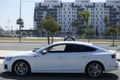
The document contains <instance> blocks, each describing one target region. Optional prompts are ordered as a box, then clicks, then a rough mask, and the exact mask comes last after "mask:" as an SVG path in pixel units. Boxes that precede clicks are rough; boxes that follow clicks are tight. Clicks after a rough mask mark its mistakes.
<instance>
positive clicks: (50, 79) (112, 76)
mask: <svg viewBox="0 0 120 80" xmlns="http://www.w3.org/2000/svg"><path fill="white" fill-rule="evenodd" d="M0 80H120V67H119V70H117V71H112V72H109V73H104V74H103V75H102V76H100V77H98V78H91V77H88V76H86V75H85V74H72V73H71V74H64V73H61V74H52V73H51V74H50V73H49V74H47V73H46V74H45V73H44V74H43V73H33V74H30V75H29V76H23V77H20V76H16V75H14V74H12V73H8V72H3V69H2V63H1V64H0Z"/></svg>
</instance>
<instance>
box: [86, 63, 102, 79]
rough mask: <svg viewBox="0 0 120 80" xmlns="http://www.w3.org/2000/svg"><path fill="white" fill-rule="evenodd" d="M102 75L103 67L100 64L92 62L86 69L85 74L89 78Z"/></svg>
mask: <svg viewBox="0 0 120 80" xmlns="http://www.w3.org/2000/svg"><path fill="white" fill-rule="evenodd" d="M102 73H103V67H102V65H101V64H100V63H97V62H92V63H90V64H88V65H87V67H86V74H87V75H88V76H90V77H94V78H95V77H99V76H100V75H101V74H102Z"/></svg>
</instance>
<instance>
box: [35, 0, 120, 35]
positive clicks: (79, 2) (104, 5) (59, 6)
mask: <svg viewBox="0 0 120 80" xmlns="http://www.w3.org/2000/svg"><path fill="white" fill-rule="evenodd" d="M79 11H88V12H89V13H90V21H89V24H90V25H91V26H92V27H93V28H94V29H95V30H96V29H97V30H98V32H99V34H101V33H103V32H104V31H105V28H106V25H105V23H104V22H103V20H104V17H105V16H107V17H108V18H109V24H110V25H111V26H114V25H117V24H120V0H107V1H106V2H98V3H94V2H90V0H75V2H61V1H59V0H44V2H40V3H35V9H34V29H37V27H38V25H39V22H40V20H42V19H44V18H45V16H46V14H48V13H49V14H50V15H51V16H52V17H53V18H54V19H55V20H56V21H57V22H58V23H59V24H60V25H61V31H60V33H61V34H63V35H64V34H65V33H66V32H68V31H70V32H72V33H73V34H75V33H76V28H75V27H74V26H72V25H71V23H72V22H73V21H74V20H76V19H77V18H78V12H79ZM81 22H83V21H82V20H81ZM51 27H52V26H51Z"/></svg>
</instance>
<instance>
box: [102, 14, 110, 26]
mask: <svg viewBox="0 0 120 80" xmlns="http://www.w3.org/2000/svg"><path fill="white" fill-rule="evenodd" d="M103 22H104V23H105V25H106V27H109V26H108V22H109V20H108V16H105V17H104V20H103Z"/></svg>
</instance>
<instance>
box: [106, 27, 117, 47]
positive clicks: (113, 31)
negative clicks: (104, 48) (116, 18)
mask: <svg viewBox="0 0 120 80" xmlns="http://www.w3.org/2000/svg"><path fill="white" fill-rule="evenodd" d="M106 32H107V33H108V34H110V35H111V36H112V39H113V43H112V46H115V36H116V34H117V28H116V27H108V28H107V29H106Z"/></svg>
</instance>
